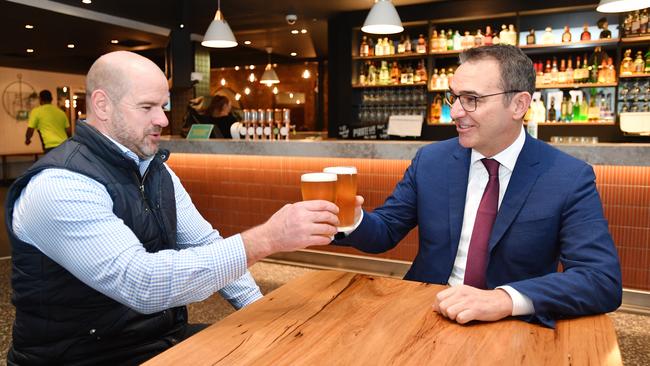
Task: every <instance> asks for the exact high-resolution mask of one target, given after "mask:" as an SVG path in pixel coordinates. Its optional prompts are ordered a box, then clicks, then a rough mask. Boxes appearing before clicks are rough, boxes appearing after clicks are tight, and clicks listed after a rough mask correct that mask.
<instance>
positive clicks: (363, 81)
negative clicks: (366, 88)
mask: <svg viewBox="0 0 650 366" xmlns="http://www.w3.org/2000/svg"><path fill="white" fill-rule="evenodd" d="M366 72H368V65H367V64H364V65H363V66H361V70H359V85H366V83H367V82H368V78H367V76H366Z"/></svg>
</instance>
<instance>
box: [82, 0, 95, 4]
mask: <svg viewBox="0 0 650 366" xmlns="http://www.w3.org/2000/svg"><path fill="white" fill-rule="evenodd" d="M81 2H82V3H84V4H92V3H93V0H81Z"/></svg>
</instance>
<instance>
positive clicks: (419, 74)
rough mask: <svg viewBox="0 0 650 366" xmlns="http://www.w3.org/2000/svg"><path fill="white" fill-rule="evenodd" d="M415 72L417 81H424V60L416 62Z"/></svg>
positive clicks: (425, 69)
mask: <svg viewBox="0 0 650 366" xmlns="http://www.w3.org/2000/svg"><path fill="white" fill-rule="evenodd" d="M415 73H416V75H417V78H418V79H419V82H421V83H426V82H427V79H428V75H427V68H426V67H424V60H420V62H418V68H417V70H415Z"/></svg>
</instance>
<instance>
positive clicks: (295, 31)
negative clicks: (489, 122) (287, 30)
mask: <svg viewBox="0 0 650 366" xmlns="http://www.w3.org/2000/svg"><path fill="white" fill-rule="evenodd" d="M298 33H300V31H299V30H297V29H292V30H291V34H298Z"/></svg>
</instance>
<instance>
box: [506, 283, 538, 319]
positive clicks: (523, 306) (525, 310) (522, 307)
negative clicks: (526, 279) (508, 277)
mask: <svg viewBox="0 0 650 366" xmlns="http://www.w3.org/2000/svg"><path fill="white" fill-rule="evenodd" d="M497 288H500V289H502V290H503V291H505V292H507V293H508V295H509V296H510V298H511V299H512V314H510V315H512V316H519V315H530V314H533V313H535V306H534V305H533V300H531V299H530V298H529V297H528V296H526V295H524V294H522V293H521V292H519V291H517V290H515V289H514V288H512V287H510V286H499V287H497Z"/></svg>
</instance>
